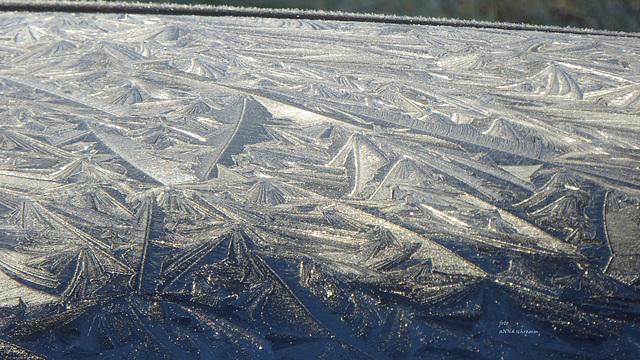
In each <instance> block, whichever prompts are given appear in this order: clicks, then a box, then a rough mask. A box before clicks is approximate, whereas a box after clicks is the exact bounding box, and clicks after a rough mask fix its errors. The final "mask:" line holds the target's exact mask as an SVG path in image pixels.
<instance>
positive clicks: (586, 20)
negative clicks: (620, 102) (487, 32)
mask: <svg viewBox="0 0 640 360" xmlns="http://www.w3.org/2000/svg"><path fill="white" fill-rule="evenodd" d="M147 1H149V0H147ZM152 1H153V0H152ZM171 2H174V3H175V2H178V3H192V4H210V5H232V6H250V7H262V8H297V9H316V10H338V11H347V12H359V13H378V14H395V15H407V16H424V17H446V18H457V19H469V20H471V19H475V20H486V21H504V22H512V23H528V24H539V25H556V26H562V27H564V26H572V27H578V28H593V29H606V30H618V31H629V32H640V0H449V1H446V0H395V1H392V0H295V1H294V0H196V1H185V0H183V1H180V0H177V1H176V0H173V1H171Z"/></svg>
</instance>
